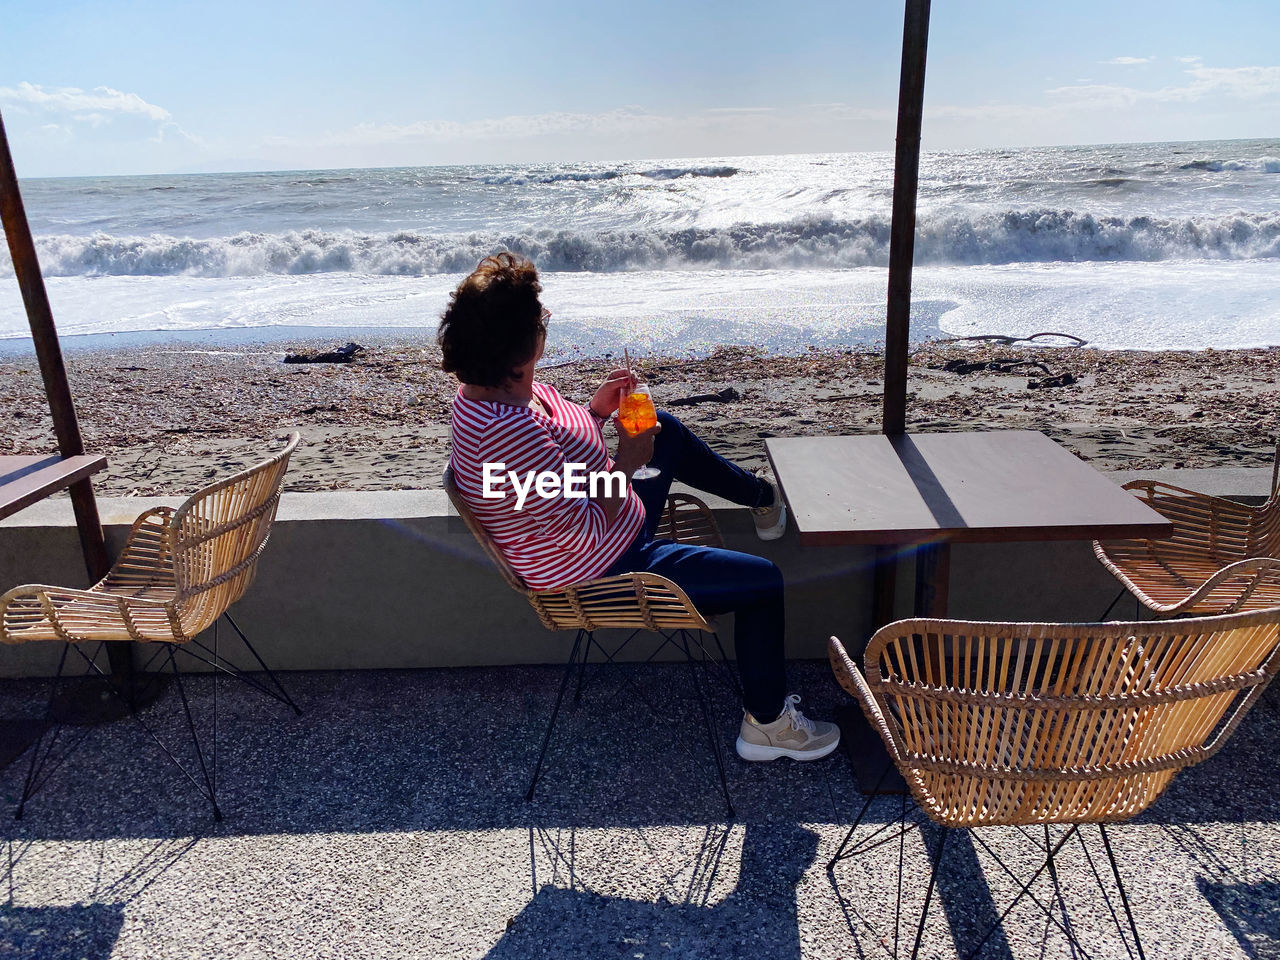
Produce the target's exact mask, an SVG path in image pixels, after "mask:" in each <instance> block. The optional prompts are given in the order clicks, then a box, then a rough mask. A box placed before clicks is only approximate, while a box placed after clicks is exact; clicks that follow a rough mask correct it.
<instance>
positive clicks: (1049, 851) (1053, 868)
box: [1044, 823, 1080, 947]
mask: <svg viewBox="0 0 1280 960" xmlns="http://www.w3.org/2000/svg"><path fill="white" fill-rule="evenodd" d="M1044 852H1045V854H1046V855H1047V856H1048V858H1049V878H1050V879H1051V880H1052V881H1053V901H1052V902H1051V903H1050V909H1053V906H1054V903H1056V905H1057V906H1058V907H1060V908H1061V909H1062V921H1063V923H1062V926H1063V928H1064V931H1065V932H1066V935H1067V939H1068V940H1070V941H1071V944H1072V946H1074V947H1079V946H1080V944H1079V941H1078V940H1077V939H1076V935H1075V931H1074V930H1072V929H1071V915H1070V914H1069V913H1067V903H1066V901H1065V900H1064V899H1063V898H1062V885H1061V884H1060V883H1059V882H1058V865H1057V863H1056V862H1055V859H1054V855H1053V845H1052V843H1051V842H1050V839H1049V825H1048V824H1047V823H1046V824H1044ZM1049 919H1050V920H1052V919H1053V917H1052V916H1050V917H1049Z"/></svg>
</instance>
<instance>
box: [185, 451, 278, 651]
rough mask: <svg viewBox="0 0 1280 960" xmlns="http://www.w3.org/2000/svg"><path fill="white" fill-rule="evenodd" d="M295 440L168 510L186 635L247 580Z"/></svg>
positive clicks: (214, 613) (267, 531)
mask: <svg viewBox="0 0 1280 960" xmlns="http://www.w3.org/2000/svg"><path fill="white" fill-rule="evenodd" d="M298 440H299V435H298V434H297V433H294V434H292V435H291V436H290V437H289V442H288V443H287V444H286V445H285V447H284V449H283V450H281V451H280V452H279V453H276V454H275V455H274V456H272V457H271V458H270V459H269V460H266V461H264V462H262V463H260V464H258V465H257V466H254V467H250V468H249V469H248V470H244V471H242V472H240V473H237V474H235V475H234V476H231V477H228V478H227V479H225V480H220V481H218V482H217V483H215V484H212V485H211V486H208V487H205V488H204V489H203V490H200V491H199V492H197V493H195V494H193V495H192V496H191V497H189V498H188V499H187V501H186V503H184V504H183V505H182V506H180V507H179V508H178V509H177V510H176V511H174V514H173V517H172V519H171V520H170V521H169V530H170V536H171V538H172V542H171V544H170V550H171V552H172V555H173V569H174V580H175V583H176V586H177V593H176V595H175V598H174V599H175V603H176V604H177V607H178V610H179V612H180V615H181V617H182V623H183V629H184V631H185V632H187V633H188V635H194V634H196V633H198V632H199V631H200V630H202V629H204V628H205V627H207V626H209V625H210V624H212V623H213V621H214V620H216V619H218V617H219V616H221V615H222V612H223V611H224V610H226V609H227V607H229V606H230V605H231V604H233V603H235V602H236V601H237V600H238V599H240V597H241V596H242V595H243V594H244V592H245V590H246V589H248V587H249V584H250V583H251V582H252V581H253V575H254V572H255V570H256V569H257V565H258V557H259V556H261V554H262V550H263V548H264V547H265V546H266V544H267V537H268V536H269V535H270V533H271V523H272V521H273V520H274V519H275V516H276V508H277V507H278V506H279V503H280V491H281V490H282V489H283V487H284V475H285V471H286V470H287V469H288V467H289V456H290V455H291V454H292V453H293V451H294V449H295V448H296V447H297V446H298Z"/></svg>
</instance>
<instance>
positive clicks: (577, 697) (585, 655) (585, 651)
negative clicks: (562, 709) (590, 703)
mask: <svg viewBox="0 0 1280 960" xmlns="http://www.w3.org/2000/svg"><path fill="white" fill-rule="evenodd" d="M589 659H591V644H590V642H588V643H584V644H583V645H582V662H581V663H580V664H579V665H578V684H577V686H576V687H575V688H574V691H573V705H574V707H575V708H576V707H577V706H578V704H580V703H581V702H582V681H583V679H584V677H585V676H586V673H587V661H588V660H589Z"/></svg>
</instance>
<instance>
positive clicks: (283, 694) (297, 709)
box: [214, 611, 302, 717]
mask: <svg viewBox="0 0 1280 960" xmlns="http://www.w3.org/2000/svg"><path fill="white" fill-rule="evenodd" d="M222 615H223V616H224V617H226V618H227V623H229V624H231V629H233V630H235V632H236V633H238V634H239V635H240V639H241V641H243V642H244V645H245V649H247V650H248V651H249V652H250V653H251V654H253V659H255V660H257V661H258V666H260V667H261V668H262V669H263V670H264V671H265V672H266V674H267V676H268V677H269V678H270V679H271V682H272V683H273V684H274V685H275V688H276V689H277V690H278V691H280V696H281V697H282V698H283V699H284V702H285V703H286V704H288V705H289V706H290V707H292V708H293V712H294V714H295V715H296V716H299V717H300V716H302V708H301V707H299V706H298V705H297V704H296V703H294V702H293V697H291V696H289V694H288V692H287V691H286V690H285V688H284V686H283V685H281V683H280V681H279V680H278V679H276V675H275V674H274V673H272V671H271V668H270V667H268V666H267V665H266V663H265V662H264V661H263V659H262V657H260V656H258V651H257V650H255V649H254V647H253V644H252V643H250V642H249V638H248V637H246V636H245V635H244V631H243V630H241V629H240V626H239V624H237V623H236V622H235V621H234V620H232V619H231V613H230V612H229V611H223V613H222ZM214 627H215V630H216V627H217V624H216V622H215V624H214ZM214 639H215V640H216V639H217V633H216V632H215V633H214ZM215 659H216V658H215Z"/></svg>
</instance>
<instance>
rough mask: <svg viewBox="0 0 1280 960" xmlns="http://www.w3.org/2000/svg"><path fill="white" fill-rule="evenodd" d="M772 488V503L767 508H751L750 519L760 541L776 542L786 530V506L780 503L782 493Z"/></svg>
mask: <svg viewBox="0 0 1280 960" xmlns="http://www.w3.org/2000/svg"><path fill="white" fill-rule="evenodd" d="M769 486H771V487H773V503H771V504H770V505H769V506H767V507H752V508H751V519H752V520H754V521H755V524H756V536H757V537H759V538H760V539H761V540H777V539H778V538H779V537H781V536H782V535H783V534H784V533H785V532H786V530H787V505H786V504H785V503H783V502H782V491H781V490H779V489H778V486H777V484H774V483H770V484H769Z"/></svg>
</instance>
